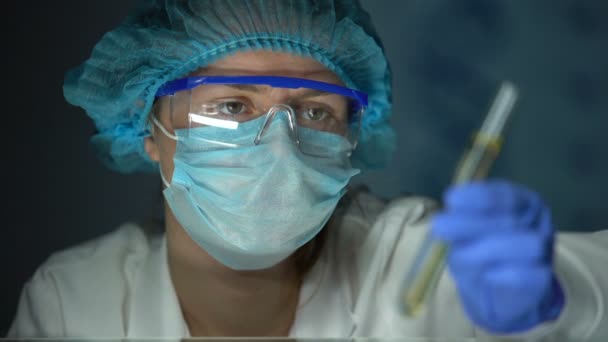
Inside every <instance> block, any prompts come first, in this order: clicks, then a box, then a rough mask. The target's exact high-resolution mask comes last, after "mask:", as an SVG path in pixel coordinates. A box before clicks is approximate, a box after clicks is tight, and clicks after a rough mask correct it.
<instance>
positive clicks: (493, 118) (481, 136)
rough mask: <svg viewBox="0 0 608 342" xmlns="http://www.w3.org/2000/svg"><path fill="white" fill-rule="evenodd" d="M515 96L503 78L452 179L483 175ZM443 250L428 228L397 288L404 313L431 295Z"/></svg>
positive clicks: (415, 312) (412, 311)
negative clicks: (400, 288)
mask: <svg viewBox="0 0 608 342" xmlns="http://www.w3.org/2000/svg"><path fill="white" fill-rule="evenodd" d="M517 97H518V91H517V88H516V87H515V86H514V85H513V84H512V83H511V82H509V81H504V82H503V83H502V84H501V86H500V88H499V90H498V93H497V94H496V97H495V98H494V101H493V103H492V106H491V107H490V110H489V111H488V114H487V115H486V118H485V119H484V122H483V124H482V126H481V128H480V129H479V130H478V131H477V132H476V133H475V134H474V135H473V142H472V144H471V146H470V147H469V148H468V149H467V150H466V152H465V153H464V155H463V156H462V159H461V160H460V163H459V164H458V167H457V169H456V172H455V173H454V177H453V179H452V182H453V183H454V184H456V183H463V182H468V181H471V180H474V179H483V178H485V177H486V175H487V174H488V171H489V169H490V166H491V165H492V163H493V162H494V160H495V159H496V157H497V156H498V153H499V152H500V148H501V145H502V136H503V131H504V129H505V126H506V123H507V121H508V119H509V117H510V116H511V112H512V109H513V106H514V105H515V102H516V101H517ZM447 251H448V248H447V246H446V245H445V244H443V243H441V242H440V241H437V240H435V239H434V238H433V237H432V236H431V234H430V232H428V233H427V234H426V236H425V237H424V239H423V240H422V243H421V245H420V249H419V250H418V252H417V253H416V257H415V258H414V261H413V263H412V265H411V266H410V269H409V270H408V273H407V274H406V277H405V280H404V282H403V286H402V290H401V292H400V298H399V302H400V303H401V305H400V307H401V311H402V312H403V313H404V314H405V315H406V316H412V317H413V316H416V315H418V314H419V313H420V312H421V311H422V310H423V309H424V308H425V306H426V303H427V301H428V300H429V299H430V297H432V295H433V293H434V292H435V288H436V287H437V283H438V282H439V278H440V276H441V273H442V272H443V270H444V268H445V257H446V255H447Z"/></svg>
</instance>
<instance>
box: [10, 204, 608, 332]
mask: <svg viewBox="0 0 608 342" xmlns="http://www.w3.org/2000/svg"><path fill="white" fill-rule="evenodd" d="M432 207H433V204H432V202H431V201H429V200H426V199H422V198H414V197H410V198H401V199H396V200H393V201H391V202H390V203H388V204H385V203H383V202H380V201H379V200H377V199H376V198H375V197H373V196H372V195H370V194H367V193H362V194H359V195H358V196H357V198H356V200H354V201H353V202H352V204H351V205H350V206H349V207H348V209H347V210H346V211H345V213H343V219H342V220H341V222H339V224H337V225H336V226H334V227H330V228H331V231H330V234H329V238H328V244H327V246H326V248H325V250H324V252H323V254H322V256H321V258H320V259H319V260H318V262H317V264H315V266H314V267H313V268H312V270H311V271H310V273H309V274H308V275H307V276H306V278H305V280H304V282H303V285H302V288H301V293H300V299H299V300H300V302H299V306H298V308H297V312H296V317H295V321H294V323H293V326H292V328H291V331H290V336H292V337H300V338H322V337H334V338H345V337H353V336H354V337H404V336H408V337H417V336H425V337H450V338H458V337H462V338H471V337H475V338H476V339H477V340H491V341H495V340H499V339H500V338H499V337H496V336H494V337H493V336H490V335H488V334H486V333H484V332H483V331H482V330H480V329H476V328H475V327H474V326H473V325H472V324H471V322H470V321H469V320H468V319H467V317H466V315H465V314H464V312H463V311H462V309H461V307H460V304H459V300H458V296H457V292H456V290H455V287H454V285H453V283H452V281H451V278H450V276H449V273H448V272H445V273H444V275H443V276H442V278H441V281H440V283H439V287H438V289H437V293H436V296H435V298H434V300H433V301H432V302H431V303H430V305H429V307H428V309H427V310H426V311H425V313H424V314H423V315H422V316H420V317H417V318H415V319H408V318H405V317H403V316H402V315H400V313H399V310H398V305H397V290H398V288H399V285H400V284H401V281H402V279H403V276H404V274H405V270H406V269H407V267H408V266H409V262H410V261H411V260H412V258H413V254H414V253H415V251H416V246H418V242H419V241H420V239H421V238H422V236H423V234H424V232H425V230H426V227H427V226H426V224H425V219H424V218H425V217H426V216H428V215H427V214H428V213H429V211H430V210H431V208H432ZM607 246H608V231H602V232H598V233H588V234H563V233H562V234H559V236H558V239H557V246H556V266H555V267H556V271H557V274H558V276H559V279H560V281H561V282H562V285H563V286H564V288H565V291H566V300H567V304H566V307H565V310H564V311H563V312H562V314H561V316H560V317H559V319H558V320H557V321H556V322H553V323H550V324H546V325H544V326H540V327H537V328H535V329H534V330H533V331H530V332H527V333H525V334H522V335H519V336H511V337H512V338H518V339H520V338H521V339H524V338H526V339H531V338H534V339H537V338H540V337H543V338H546V339H547V340H553V338H554V339H555V340H560V341H564V340H569V339H570V340H577V341H580V340H584V338H586V337H591V336H593V337H600V336H608V318H607V317H606V314H605V313H604V311H605V310H606V308H607V307H608V295H607V294H608V272H607V271H606V270H607V268H606V265H607V264H608V252H607V251H608V247H607ZM514 248H516V247H514ZM514 252H515V253H516V250H514ZM166 257H167V251H166V245H165V240H164V237H162V236H158V237H152V236H148V235H146V234H145V233H144V231H143V230H142V229H141V228H140V227H138V226H137V225H136V224H132V223H129V224H125V225H123V226H121V227H120V228H119V229H117V230H116V231H114V232H112V233H110V234H107V235H105V236H102V237H100V238H97V239H95V240H93V241H90V242H87V243H84V244H82V245H80V246H76V247H75V248H70V249H68V250H65V251H61V252H59V253H55V254H54V255H52V256H51V257H50V258H49V259H48V260H47V261H46V262H45V263H44V264H43V265H42V266H41V267H39V269H38V270H37V271H36V272H35V274H34V275H33V277H32V278H31V279H30V280H29V281H28V282H27V284H26V285H25V286H24V288H23V291H22V295H21V298H20V302H19V306H18V312H17V315H16V317H15V320H14V321H13V324H12V326H11V328H10V330H9V334H8V336H9V337H79V338H82V337H139V338H145V337H165V338H176V339H178V338H180V337H188V336H190V335H189V331H188V327H187V325H186V324H185V321H184V318H183V316H182V314H181V311H180V307H179V304H178V301H177V297H176V294H175V290H174V288H173V285H172V283H171V279H170V277H169V271H168V265H167V261H166ZM503 337H504V336H503Z"/></svg>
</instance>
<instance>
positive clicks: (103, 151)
mask: <svg viewBox="0 0 608 342" xmlns="http://www.w3.org/2000/svg"><path fill="white" fill-rule="evenodd" d="M256 49H264V50H273V51H281V52H289V53H293V54H296V55H301V56H307V57H312V58H314V59H315V60H317V61H318V62H320V63H321V64H323V65H325V66H326V67H327V68H328V69H330V70H332V71H333V72H335V73H336V74H337V75H338V76H339V77H340V78H341V80H342V81H343V82H344V83H345V84H346V86H348V87H352V88H356V89H358V90H361V91H364V92H366V93H368V95H369V103H370V104H369V107H368V109H367V110H366V112H365V116H364V119H363V123H362V127H361V134H360V139H359V145H358V147H357V149H356V150H355V152H354V153H353V156H352V160H353V164H354V165H356V166H358V167H362V168H378V167H383V166H384V165H385V164H386V163H387V162H388V160H389V159H390V155H391V154H392V151H393V149H394V145H395V134H394V131H393V130H392V128H391V127H390V125H389V114H390V109H391V108H390V107H391V79H390V70H389V65H388V61H387V59H386V57H385V55H384V51H383V46H382V43H381V42H380V40H379V38H378V35H377V34H376V32H375V29H374V27H373V26H372V23H371V21H370V17H369V15H368V13H367V12H366V11H365V10H364V9H363V8H362V7H361V6H360V4H359V3H358V2H357V1H352V0H310V1H297V0H291V1H290V0H267V1H263V0H257V1H242V0H235V1H227V0H217V1H213V0H190V1H185V0H181V1H179V0H165V1H162V0H154V1H145V2H143V3H142V5H141V6H139V7H138V8H137V9H136V10H135V11H133V12H132V13H131V14H130V15H129V16H128V17H127V18H126V19H125V21H124V22H123V23H122V24H121V25H119V26H118V27H116V28H115V29H113V30H111V31H110V32H108V33H106V34H105V35H104V36H103V37H102V38H101V40H100V41H99V42H98V43H97V44H96V45H95V47H94V48H93V51H92V53H91V56H90V58H89V59H88V60H86V61H85V62H84V63H83V64H81V65H79V66H77V67H75V68H73V69H71V70H69V71H68V72H67V73H66V76H65V83H64V95H65V98H66V99H67V101H68V102H70V103H71V104H73V105H76V106H80V107H82V108H84V109H85V111H86V113H87V114H88V115H89V116H90V117H91V118H92V119H93V121H94V123H95V127H96V130H97V132H96V134H95V135H94V136H93V137H92V139H91V141H92V143H93V145H94V146H95V147H96V150H97V151H98V154H99V156H100V157H101V158H102V160H103V161H104V162H105V164H106V165H108V166H109V167H111V168H112V169H115V170H118V171H121V172H133V171H142V170H158V168H157V166H155V165H154V163H153V162H152V160H150V158H149V157H148V155H147V154H146V153H145V151H144V141H143V140H144V139H143V138H144V137H145V136H147V135H148V134H149V131H148V127H149V126H148V122H147V115H148V113H149V112H150V110H151V108H152V104H153V101H154V94H155V93H156V90H157V89H158V88H159V87H160V86H161V85H162V84H163V83H165V82H167V81H170V80H173V79H176V78H179V77H183V76H184V75H186V74H188V73H190V72H192V71H194V70H196V69H198V68H200V67H202V66H205V65H208V64H210V63H213V62H214V61H215V60H217V59H220V58H222V57H225V56H227V55H229V54H233V53H235V52H238V51H246V50H256Z"/></svg>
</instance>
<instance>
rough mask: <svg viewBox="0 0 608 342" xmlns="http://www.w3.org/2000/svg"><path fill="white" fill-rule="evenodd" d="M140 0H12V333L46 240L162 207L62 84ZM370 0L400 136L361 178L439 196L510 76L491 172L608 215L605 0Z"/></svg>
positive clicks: (155, 185)
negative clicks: (514, 93)
mask: <svg viewBox="0 0 608 342" xmlns="http://www.w3.org/2000/svg"><path fill="white" fill-rule="evenodd" d="M134 4H135V1H133V0H129V1H125V0H103V1H101V0H99V1H82V0H72V1H67V0H64V1H39V2H38V3H37V4H32V3H31V2H24V1H21V2H13V3H12V5H5V7H4V10H5V12H4V22H3V25H4V26H5V29H4V30H3V38H4V39H3V44H2V45H3V49H4V54H3V55H4V57H5V58H4V61H5V62H4V63H5V64H4V74H5V75H8V78H7V80H6V82H5V83H4V87H3V104H4V109H5V110H4V113H3V116H2V117H3V118H2V120H3V123H4V126H3V133H4V134H2V135H1V136H2V139H3V140H4V141H3V143H2V146H3V147H4V149H3V152H4V153H3V157H4V158H3V161H2V162H3V167H2V173H3V174H2V180H3V182H4V184H3V188H4V189H6V190H5V192H4V194H5V196H4V201H3V203H4V204H3V208H2V210H3V212H4V215H3V217H4V220H3V221H4V229H3V234H2V237H1V238H0V243H1V245H0V252H1V255H0V256H1V260H2V265H4V270H5V271H4V272H3V276H2V281H1V284H2V289H1V290H2V291H1V293H2V295H1V296H0V335H2V336H3V335H4V334H5V333H6V330H7V329H8V326H9V324H10V322H11V320H12V317H13V315H14V313H15V310H16V305H17V300H18V296H19V293H20V290H21V286H22V285H23V283H24V282H25V281H26V280H27V279H28V277H29V276H31V274H32V272H33V271H34V270H35V268H36V267H37V266H38V265H39V264H40V263H41V262H43V261H44V260H45V259H46V258H47V257H48V256H49V254H50V253H52V252H53V251H55V250H58V249H62V248H65V247H68V246H71V245H74V244H77V243H79V242H82V241H84V240H87V239H90V238H93V237H96V236H98V235H100V234H103V233H105V232H109V231H111V230H112V229H114V228H115V227H116V226H117V225H119V224H120V223H122V222H124V221H125V220H128V219H134V218H144V217H157V216H158V215H159V209H160V201H161V194H160V180H159V177H158V176H156V175H145V174H135V175H121V174H116V173H113V172H111V171H108V170H106V169H104V168H103V167H102V166H101V164H100V162H99V161H98V160H97V159H96V158H95V156H94V155H93V152H92V150H91V149H90V146H89V145H88V139H89V137H90V135H91V134H92V133H93V125H92V123H91V122H90V121H89V119H88V117H87V116H86V115H84V113H83V111H82V110H81V109H79V108H75V107H71V106H70V105H68V104H67V103H66V102H65V101H64V99H63V93H62V82H63V75H64V72H65V71H66V70H67V69H68V68H70V67H73V66H76V65H77V64H79V63H81V62H82V61H84V60H85V59H86V58H87V57H88V56H89V54H90V51H91V49H92V47H93V45H94V43H95V42H96V41H97V40H98V39H99V38H100V37H101V36H102V34H103V33H104V32H106V31H107V30H109V29H110V28H112V27H114V26H115V25H117V24H118V23H119V22H120V21H121V20H122V18H123V17H124V15H125V14H126V13H127V12H128V10H129V9H130V8H131V7H132V6H133V5H134ZM363 5H364V6H365V7H366V8H367V9H368V10H369V11H370V14H371V15H372V18H373V19H375V21H376V25H377V28H378V31H379V33H380V35H381V36H382V37H383V39H384V43H385V47H386V52H387V55H388V57H389V60H390V62H391V65H392V68H393V71H394V82H393V85H394V104H395V105H394V112H393V118H392V121H393V123H394V125H395V127H397V130H398V134H399V140H398V143H399V146H398V152H397V154H396V155H395V158H394V162H393V164H392V165H390V167H389V168H388V169H386V170H383V171H378V172H370V173H368V174H366V175H362V176H360V177H358V179H357V180H356V181H357V182H364V183H367V184H369V186H370V187H371V188H372V190H373V191H375V192H376V193H377V194H378V195H381V196H385V197H394V196H397V195H399V194H402V193H405V192H413V193H418V194H422V195H426V196H431V197H438V196H440V194H441V192H442V190H443V189H444V188H445V186H446V185H447V184H448V183H449V181H450V178H451V174H452V169H453V167H454V166H455V164H456V162H457V160H458V158H459V156H460V154H461V152H462V150H463V148H464V146H465V144H466V143H467V141H468V139H469V137H470V133H471V131H472V130H474V129H475V128H477V126H478V125H479V122H480V120H481V119H482V118H483V116H484V115H485V113H486V111H487V109H488V106H489V104H490V101H491V99H492V96H493V95H494V93H495V91H496V89H497V87H498V84H499V82H500V81H501V80H503V79H509V80H512V81H513V82H515V83H516V84H517V85H518V86H519V87H520V90H521V92H522V99H521V101H520V102H519V103H518V105H517V107H516V112H515V114H514V121H513V124H512V126H511V128H510V130H509V132H508V135H507V140H506V144H505V148H504V150H503V152H502V154H501V155H500V157H499V159H498V161H497V162H496V164H495V167H494V169H493V170H492V176H495V177H506V178H509V179H511V180H513V181H515V182H518V183H521V184H524V185H526V186H529V187H531V188H533V189H536V190H537V191H538V192H540V194H541V195H542V196H543V197H544V198H545V199H546V201H547V203H548V204H549V205H550V206H551V208H552V211H553V214H554V221H555V224H556V226H557V228H558V229H559V230H562V231H575V230H578V231H591V230H597V229H606V228H608V224H606V218H605V216H604V215H605V213H606V212H607V211H608V210H607V209H608V204H607V202H606V195H605V193H606V190H608V179H607V177H606V176H607V175H608V157H607V154H606V149H607V148H608V143H607V142H606V136H607V135H608V132H607V129H608V115H607V114H608V46H607V45H608V1H604V0H587V1H582V0H536V1H525V0H520V1H507V0H503V1H491V0H457V1H456V0H453V1H448V0H425V1H421V0H419V1H398V0H394V1H388V0H385V1H381V0H380V1H379V0H363ZM92 295H94V294H92Z"/></svg>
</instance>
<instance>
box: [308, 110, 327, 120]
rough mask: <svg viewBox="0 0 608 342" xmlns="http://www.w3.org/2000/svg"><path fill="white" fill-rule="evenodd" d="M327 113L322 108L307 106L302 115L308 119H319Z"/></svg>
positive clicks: (323, 117)
mask: <svg viewBox="0 0 608 342" xmlns="http://www.w3.org/2000/svg"><path fill="white" fill-rule="evenodd" d="M328 115H329V113H328V112H327V110H325V109H323V108H307V109H305V110H304V116H305V117H306V119H308V120H312V121H320V120H323V119H325V118H326V117H327V116H328Z"/></svg>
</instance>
